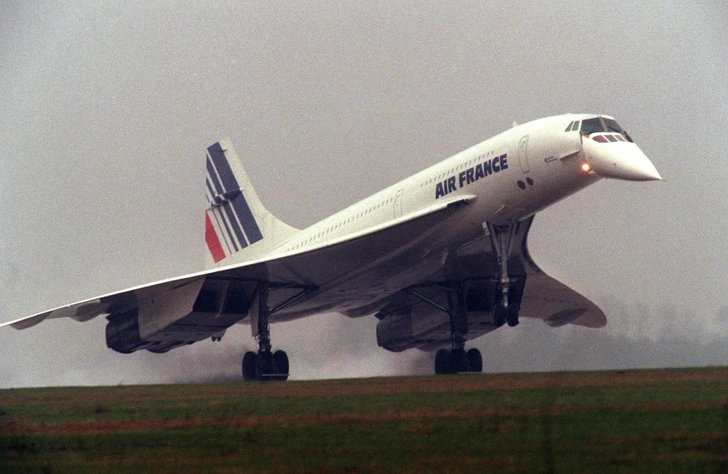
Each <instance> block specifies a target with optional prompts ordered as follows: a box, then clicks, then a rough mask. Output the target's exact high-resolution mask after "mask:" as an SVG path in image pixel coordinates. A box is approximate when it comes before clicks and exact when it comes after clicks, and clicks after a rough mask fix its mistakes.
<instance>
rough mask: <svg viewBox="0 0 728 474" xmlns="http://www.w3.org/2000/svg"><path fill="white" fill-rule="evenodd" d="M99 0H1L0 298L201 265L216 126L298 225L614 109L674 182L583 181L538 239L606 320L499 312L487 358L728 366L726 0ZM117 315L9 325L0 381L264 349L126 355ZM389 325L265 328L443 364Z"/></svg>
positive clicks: (391, 362)
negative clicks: (560, 122) (381, 331)
mask: <svg viewBox="0 0 728 474" xmlns="http://www.w3.org/2000/svg"><path fill="white" fill-rule="evenodd" d="M99 3H100V2H82V1H74V2H20V1H9V2H8V1H6V2H3V3H2V4H1V5H0V45H2V47H0V212H1V215H2V221H3V225H2V226H1V227H0V285H1V287H0V321H9V320H11V319H15V318H19V317H22V316H26V315H29V314H33V313H35V312H39V311H43V310H46V309H48V308H51V307H55V306H58V305H62V304H66V303H70V302H73V301H77V300H80V299H84V298H88V297H93V296H96V295H98V294H102V293H107V292H110V291H114V290H121V289H123V288H125V287H127V286H131V285H137V284H142V283H146V282H149V281H153V280H157V279H161V278H167V277H172V276H176V275H179V274H183V273H188V272H192V271H196V270H199V269H201V267H202V265H203V251H204V240H203V213H204V209H205V207H206V202H205V198H204V192H203V180H204V150H205V148H206V147H207V146H208V145H210V144H211V143H213V142H215V141H216V140H218V139H221V138H223V137H226V136H229V137H230V138H231V139H232V140H233V143H234V144H235V146H236V149H237V151H238V154H239V155H240V156H241V158H242V159H243V161H244V163H245V166H246V168H247V171H248V173H249V174H250V177H251V180H252V181H253V183H254V185H255V187H256V190H257V191H258V194H259V195H260V196H261V198H262V199H263V201H264V203H265V204H266V206H267V207H268V208H269V209H270V210H271V211H272V212H274V213H275V214H276V215H277V216H278V217H280V218H281V219H282V220H284V221H286V222H288V223H290V224H291V225H294V226H296V227H301V228H302V227H305V226H308V225H310V224H312V223H314V222H316V221H317V220H319V219H321V218H323V217H326V216H328V215H329V214H331V213H333V212H335V211H337V210H339V209H341V208H343V207H345V206H346V205H349V204H351V203H354V202H356V201H358V200H359V199H361V198H364V197H366V196H368V195H370V194H372V193H374V192H376V191H378V190H380V189H382V188H384V187H386V186H388V185H390V184H393V183H394V182H396V181H398V180H400V179H403V178H405V177H407V176H409V175H411V174H412V173H415V172H417V171H419V170H421V169H423V168H425V167H427V166H429V165H432V164H434V163H436V162H438V161H440V160H442V159H445V158H447V157H448V156H450V155H453V154H455V153H457V152H458V151H461V150H462V149H465V148H467V147H469V146H471V145H474V144H476V143H478V142H480V141H482V140H484V139H486V138H489V137H490V136H492V135H494V134H496V133H498V132H501V131H503V130H505V129H507V128H509V127H510V126H511V123H512V122H513V121H514V120H515V121H517V122H519V123H522V122H526V121H528V120H532V119H536V118H539V117H543V116H549V115H556V114H561V113H565V112H575V113H577V112H585V113H604V114H609V115H613V116H614V117H616V118H617V120H618V121H619V122H620V124H621V125H622V126H623V127H624V128H625V129H627V130H628V131H629V132H630V134H631V135H632V137H633V138H634V139H635V141H636V142H637V143H638V145H639V146H640V147H641V148H642V150H643V151H644V152H645V153H646V154H647V156H648V157H650V159H651V160H652V161H653V163H654V164H655V166H656V167H657V169H658V170H659V172H660V174H661V175H662V176H663V178H665V181H663V182H657V183H654V182H652V183H631V182H618V181H611V180H610V181H601V182H599V183H597V184H595V185H593V186H592V187H590V188H588V189H586V190H584V191H582V192H581V193H579V194H577V195H575V196H573V197H571V198H569V199H567V200H565V201H563V202H561V203H559V204H557V205H555V206H553V207H552V208H550V209H547V210H546V211H544V212H542V213H541V214H539V215H538V216H537V217H536V221H535V223H534V226H533V228H532V231H531V235H530V249H531V253H532V255H533V257H534V259H535V260H536V261H537V263H538V264H539V265H540V266H541V267H542V268H543V269H544V270H545V271H546V272H548V273H549V274H551V275H552V276H554V277H556V278H558V279H560V280H561V281H563V282H564V283H566V284H568V285H570V286H572V287H573V288H574V289H576V290H577V291H579V292H581V293H583V294H584V295H585V296H587V297H589V298H590V299H592V300H593V301H595V302H596V303H597V304H599V305H600V306H602V308H603V309H604V310H605V312H606V313H607V318H608V319H609V324H608V326H607V327H606V328H604V329H600V330H585V329H582V328H561V329H550V328H547V327H546V326H545V325H543V323H542V322H540V321H524V322H523V323H522V324H521V325H520V326H518V327H517V328H514V329H511V328H502V329H500V330H498V331H496V332H495V333H492V334H489V335H486V336H484V337H482V338H480V339H478V340H477V341H475V343H474V345H475V346H477V347H479V348H481V350H482V351H483V353H484V356H485V359H486V360H485V370H486V371H506V370H563V369H595V368H598V369H602V368H625V367H653V366H685V365H706V364H726V363H728V349H724V348H723V347H728V344H727V343H728V276H727V274H726V269H728V242H726V236H727V235H728V191H727V190H728V167H727V166H726V161H727V158H726V150H728V125H727V122H728V80H726V78H728V7H726V6H725V4H724V3H723V2H719V1H715V2H708V1H704V2H689V1H682V2H663V1H659V2H658V1H652V2H650V1H647V2H602V1H588V0H587V1H582V2H578V3H576V2H574V3H558V2H540V1H534V2H519V3H518V4H516V5H515V6H511V3H512V2H459V3H447V4H445V5H443V4H440V2H422V1H417V2H317V1H312V2H306V3H300V4H296V3H293V2H283V3H280V4H276V3H274V2H260V3H258V2H229V3H224V4H223V3H221V2H209V3H206V2H191V3H190V4H186V3H184V2H175V1H166V2H155V1H148V2H144V4H143V5H139V4H136V3H134V2H132V3H129V2H118V3H114V2H103V4H99ZM296 5H298V6H296ZM104 324H105V320H104V319H103V318H97V320H94V321H92V322H89V323H83V324H81V323H77V322H75V321H71V320H62V321H61V320H59V321H49V322H45V323H43V324H41V325H39V326H36V327H34V328H31V329H28V330H25V331H16V330H13V329H10V328H5V329H4V330H3V332H2V334H0V387H14V386H34V385H57V384H62V385H69V384H114V383H140V382H143V383H150V382H157V381H160V382H169V381H203V380H234V379H235V378H236V377H237V376H238V374H239V366H240V357H241V355H242V352H243V350H244V349H246V348H247V349H252V348H253V347H254V345H253V344H252V340H251V338H250V334H249V327H247V326H236V327H234V328H233V329H231V330H230V331H228V334H227V335H226V336H225V338H224V339H223V341H222V342H220V343H212V342H209V341H203V342H200V343H197V344H195V345H193V346H191V347H188V348H182V349H177V350H174V351H172V352H170V353H169V354H166V355H162V356H158V355H153V354H149V353H146V352H144V353H136V354H133V355H129V356H123V355H120V354H116V353H114V352H112V351H110V350H109V349H107V348H106V346H105V340H104ZM375 324H376V321H375V320H373V318H368V319H362V320H356V321H351V320H348V319H345V318H343V317H340V316H334V315H325V316H321V317H314V318H308V319H305V320H302V321H297V322H294V323H289V324H283V325H275V326H273V338H274V339H273V343H274V346H275V347H281V348H285V349H286V350H287V351H288V353H289V357H290V358H291V371H292V374H293V377H294V378H299V379H301V378H316V377H337V376H359V375H385V374H404V373H426V372H430V371H431V370H432V368H431V364H432V360H431V359H432V356H431V355H427V354H423V353H421V352H418V351H409V352H406V353H404V354H390V353H387V352H386V351H384V350H382V349H379V348H377V346H376V340H375V335H374V327H375ZM534 354H539V355H538V356H535V355H534Z"/></svg>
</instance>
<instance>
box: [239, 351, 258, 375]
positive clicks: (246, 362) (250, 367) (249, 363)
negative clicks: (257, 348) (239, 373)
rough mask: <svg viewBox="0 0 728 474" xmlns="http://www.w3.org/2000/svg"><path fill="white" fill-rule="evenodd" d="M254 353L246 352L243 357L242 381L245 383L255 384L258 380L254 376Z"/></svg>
mask: <svg viewBox="0 0 728 474" xmlns="http://www.w3.org/2000/svg"><path fill="white" fill-rule="evenodd" d="M256 358H257V356H256V355H255V352H246V353H245V355H244V356H243V380H245V381H246V382H255V381H256V380H258V379H257V378H256V375H255V365H256V364H255V359H256Z"/></svg>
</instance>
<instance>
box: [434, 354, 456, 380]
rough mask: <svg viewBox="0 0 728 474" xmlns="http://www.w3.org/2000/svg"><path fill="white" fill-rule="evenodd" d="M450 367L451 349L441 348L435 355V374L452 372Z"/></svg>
mask: <svg viewBox="0 0 728 474" xmlns="http://www.w3.org/2000/svg"><path fill="white" fill-rule="evenodd" d="M451 373H452V370H451V369H450V351H448V350H447V349H440V350H439V351H437V354H436V355H435V374H437V375H445V374H451Z"/></svg>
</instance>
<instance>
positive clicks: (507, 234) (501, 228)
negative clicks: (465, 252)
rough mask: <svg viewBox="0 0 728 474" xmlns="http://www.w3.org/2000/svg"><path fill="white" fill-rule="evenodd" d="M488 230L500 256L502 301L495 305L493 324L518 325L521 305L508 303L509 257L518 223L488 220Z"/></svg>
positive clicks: (498, 325) (494, 248) (509, 282)
mask: <svg viewBox="0 0 728 474" xmlns="http://www.w3.org/2000/svg"><path fill="white" fill-rule="evenodd" d="M486 225H487V227H488V232H489V235H490V243H491V246H492V247H493V250H494V251H495V254H496V256H497V257H498V265H499V266H500V271H499V275H498V277H499V278H498V283H500V302H499V303H497V304H496V305H495V306H494V307H493V324H494V325H495V326H496V327H500V326H503V324H505V323H508V326H510V327H514V326H518V312H519V309H520V308H519V307H518V305H517V304H509V303H508V291H509V287H510V284H511V279H510V278H509V277H508V258H509V257H510V255H511V251H512V247H513V237H514V236H515V235H516V233H517V232H518V224H513V225H495V224H492V223H490V222H486Z"/></svg>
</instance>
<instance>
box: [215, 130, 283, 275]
mask: <svg viewBox="0 0 728 474" xmlns="http://www.w3.org/2000/svg"><path fill="white" fill-rule="evenodd" d="M206 192H207V201H208V202H209V204H210V207H209V208H208V209H207V211H206V216H205V242H206V243H207V248H208V252H207V253H206V258H205V267H206V268H212V267H217V266H222V265H227V264H232V263H239V262H242V261H245V260H250V259H253V258H257V257H260V256H262V255H263V254H265V253H266V252H268V251H270V250H271V249H272V248H273V247H275V246H276V245H277V244H279V243H280V242H282V241H283V240H286V239H288V238H289V237H290V236H292V235H293V234H295V233H296V232H297V229H294V228H293V227H291V226H289V225H286V224H284V223H283V222H281V221H279V220H278V219H277V218H276V217H275V216H274V215H273V214H271V213H270V212H269V211H268V210H267V209H266V208H265V207H264V206H263V203H262V202H260V199H259V198H258V194H257V193H256V192H255V190H254V189H253V186H252V185H251V184H250V179H249V178H248V174H247V173H246V172H245V169H244V168H243V164H242V163H241V162H240V159H239V158H238V155H237V154H236V153H235V150H234V149H233V145H232V143H231V142H230V139H227V138H226V139H224V140H220V141H219V142H217V143H215V144H214V145H211V146H210V147H208V148H207V191H206Z"/></svg>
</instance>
